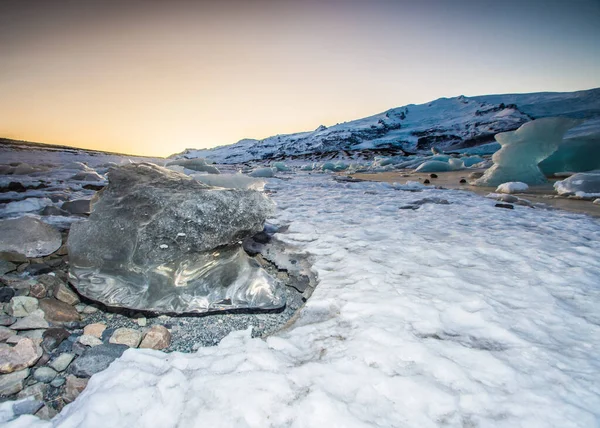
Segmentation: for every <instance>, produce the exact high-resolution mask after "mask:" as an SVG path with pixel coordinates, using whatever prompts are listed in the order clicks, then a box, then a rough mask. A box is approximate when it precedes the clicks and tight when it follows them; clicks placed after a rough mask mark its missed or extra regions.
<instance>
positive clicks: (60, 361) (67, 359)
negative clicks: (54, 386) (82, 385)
mask: <svg viewBox="0 0 600 428" xmlns="http://www.w3.org/2000/svg"><path fill="white" fill-rule="evenodd" d="M74 358H75V355H73V354H60V355H59V356H58V357H56V358H55V359H54V360H52V362H50V364H49V366H50V367H52V368H53V369H54V370H56V371H57V372H62V371H65V370H66V369H67V367H69V364H71V362H72V361H73V359H74Z"/></svg>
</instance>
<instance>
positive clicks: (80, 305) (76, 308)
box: [75, 303, 85, 313]
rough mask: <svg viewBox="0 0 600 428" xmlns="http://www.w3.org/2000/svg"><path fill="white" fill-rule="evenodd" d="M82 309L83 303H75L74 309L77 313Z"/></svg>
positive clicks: (83, 307)
mask: <svg viewBox="0 0 600 428" xmlns="http://www.w3.org/2000/svg"><path fill="white" fill-rule="evenodd" d="M84 309H85V304H84V303H78V304H77V305H75V310H76V311H77V312H79V313H82V312H83V310H84Z"/></svg>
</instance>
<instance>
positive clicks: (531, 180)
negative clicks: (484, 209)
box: [473, 117, 582, 186]
mask: <svg viewBox="0 0 600 428" xmlns="http://www.w3.org/2000/svg"><path fill="white" fill-rule="evenodd" d="M580 123H582V121H581V120H578V119H569V118H562V117H550V118H544V119H537V120H534V121H531V122H528V123H526V124H524V125H522V126H521V127H520V128H519V129H517V130H516V131H510V132H502V133H500V134H496V136H495V138H496V141H498V143H500V145H501V148H500V150H498V151H497V152H496V153H494V155H493V156H492V160H493V161H494V165H493V166H492V167H491V168H490V169H488V170H487V171H486V172H485V174H484V175H483V177H481V178H479V179H478V180H476V181H475V182H474V183H473V184H474V185H476V186H498V185H500V184H502V183H505V182H509V181H520V182H523V183H527V184H542V183H545V182H546V177H545V176H544V174H543V173H542V171H541V170H540V168H539V167H538V164H539V163H540V162H541V161H543V160H544V159H546V158H547V157H548V156H550V155H551V154H552V153H554V152H555V151H556V150H557V149H558V147H559V145H560V144H561V142H562V139H563V136H564V134H565V132H567V131H568V130H569V129H571V128H573V127H575V126H577V125H579V124H580Z"/></svg>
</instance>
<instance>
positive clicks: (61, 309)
mask: <svg viewBox="0 0 600 428" xmlns="http://www.w3.org/2000/svg"><path fill="white" fill-rule="evenodd" d="M39 305H40V309H41V310H42V311H44V314H45V318H46V319H47V320H48V321H50V322H51V323H53V324H58V325H62V324H64V323H68V322H72V321H80V319H81V318H80V316H79V314H78V313H77V310H76V309H75V308H74V307H73V306H71V305H69V304H67V303H64V302H61V301H59V300H56V299H52V298H50V299H42V300H40V301H39Z"/></svg>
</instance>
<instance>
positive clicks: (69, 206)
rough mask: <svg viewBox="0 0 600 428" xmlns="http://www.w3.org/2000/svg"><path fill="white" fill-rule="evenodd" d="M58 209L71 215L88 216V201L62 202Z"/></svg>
mask: <svg viewBox="0 0 600 428" xmlns="http://www.w3.org/2000/svg"><path fill="white" fill-rule="evenodd" d="M60 208H61V209H63V210H65V211H68V212H70V213H71V214H89V213H90V200H89V199H76V200H74V201H68V202H63V204H62V206H61V207H60Z"/></svg>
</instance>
